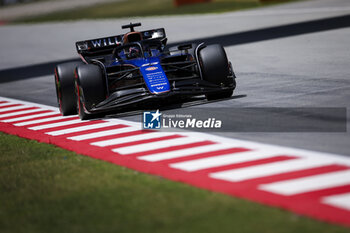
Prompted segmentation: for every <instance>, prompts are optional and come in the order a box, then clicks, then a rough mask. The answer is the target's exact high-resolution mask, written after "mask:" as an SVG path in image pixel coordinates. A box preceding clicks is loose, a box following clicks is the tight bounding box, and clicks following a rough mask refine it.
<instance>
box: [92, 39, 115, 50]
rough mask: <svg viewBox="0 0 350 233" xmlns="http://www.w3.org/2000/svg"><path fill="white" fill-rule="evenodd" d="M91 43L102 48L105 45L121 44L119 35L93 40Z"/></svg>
mask: <svg viewBox="0 0 350 233" xmlns="http://www.w3.org/2000/svg"><path fill="white" fill-rule="evenodd" d="M91 44H92V46H93V47H94V48H100V47H105V46H112V45H119V44H120V42H119V41H118V38H117V37H109V38H103V39H97V40H91Z"/></svg>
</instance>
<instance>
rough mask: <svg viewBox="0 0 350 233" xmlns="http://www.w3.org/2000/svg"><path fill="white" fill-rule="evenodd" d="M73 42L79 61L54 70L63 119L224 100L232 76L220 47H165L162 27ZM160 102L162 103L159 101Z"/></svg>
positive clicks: (131, 26)
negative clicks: (174, 101)
mask: <svg viewBox="0 0 350 233" xmlns="http://www.w3.org/2000/svg"><path fill="white" fill-rule="evenodd" d="M138 26H141V23H136V24H132V23H130V24H128V25H124V26H122V29H130V31H129V32H128V33H126V34H122V35H117V36H111V37H106V38H98V39H93V40H85V41H78V42H76V49H77V52H78V54H79V55H80V57H81V60H82V61H81V62H71V63H64V64H60V65H58V66H57V67H56V68H55V84H56V92H57V99H58V104H59V108H60V111H61V113H62V114H63V115H72V114H79V116H80V118H81V119H89V118H92V117H95V116H97V115H99V116H100V115H101V114H102V115H104V114H107V113H109V112H121V111H123V108H125V107H131V106H137V105H139V106H140V104H143V103H145V102H152V101H157V100H165V101H166V100H167V99H168V98H171V97H176V96H177V97H179V96H186V97H187V96H196V95H205V96H206V98H207V99H208V100H213V99H221V98H229V97H230V96H232V93H233V90H234V89H235V87H236V82H235V78H236V77H235V74H234V72H233V69H232V65H231V62H229V61H228V59H227V56H226V53H225V50H224V48H223V47H222V46H221V45H218V44H214V45H205V44H204V43H201V44H193V43H192V44H181V45H178V46H175V47H170V48H169V47H166V44H167V38H166V35H165V30H164V28H159V29H152V30H147V31H135V29H134V28H135V27H138ZM163 102H164V101H163Z"/></svg>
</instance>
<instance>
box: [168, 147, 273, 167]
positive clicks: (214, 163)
mask: <svg viewBox="0 0 350 233" xmlns="http://www.w3.org/2000/svg"><path fill="white" fill-rule="evenodd" d="M277 155H279V152H278V151H275V152H274V151H271V150H265V151H263V150H259V151H245V152H238V153H232V154H227V155H219V156H213V157H208V158H203V159H196V160H190V161H185V162H180V163H173V164H170V167H172V168H176V169H180V170H184V171H188V172H192V171H198V170H202V169H208V168H213V167H220V166H225V165H230V164H235V163H243V162H249V161H254V160H258V159H265V158H271V157H275V156H277Z"/></svg>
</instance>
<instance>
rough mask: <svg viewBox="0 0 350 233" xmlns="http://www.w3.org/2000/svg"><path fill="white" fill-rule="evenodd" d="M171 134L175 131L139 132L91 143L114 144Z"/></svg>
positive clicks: (95, 144) (100, 144)
mask: <svg viewBox="0 0 350 233" xmlns="http://www.w3.org/2000/svg"><path fill="white" fill-rule="evenodd" d="M170 135H175V133H164V132H154V133H153V132H152V133H145V134H139V135H133V136H127V137H122V138H114V139H109V140H104V141H99V142H94V143H91V145H94V146H101V147H105V146H113V145H118V144H122V143H127V142H135V141H140V140H144V139H153V138H160V137H165V136H170Z"/></svg>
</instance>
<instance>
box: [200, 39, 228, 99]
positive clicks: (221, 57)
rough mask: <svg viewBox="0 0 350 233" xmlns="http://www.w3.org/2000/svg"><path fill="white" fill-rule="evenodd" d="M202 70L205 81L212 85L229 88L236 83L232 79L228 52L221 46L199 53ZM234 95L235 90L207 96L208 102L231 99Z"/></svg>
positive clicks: (211, 47)
mask: <svg viewBox="0 0 350 233" xmlns="http://www.w3.org/2000/svg"><path fill="white" fill-rule="evenodd" d="M199 61H200V66H201V67H200V68H201V71H202V76H203V79H204V80H205V81H208V82H210V83H213V84H216V85H219V86H224V87H229V86H232V84H233V83H234V80H233V78H230V76H229V74H230V68H229V63H228V60H227V56H226V52H225V50H224V48H223V47H222V46H221V45H218V44H214V45H208V46H206V47H204V48H203V49H201V50H200V51H199ZM232 94H233V90H224V91H220V92H214V93H210V94H207V95H206V97H207V99H208V100H214V99H222V98H229V97H231V96H232Z"/></svg>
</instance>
